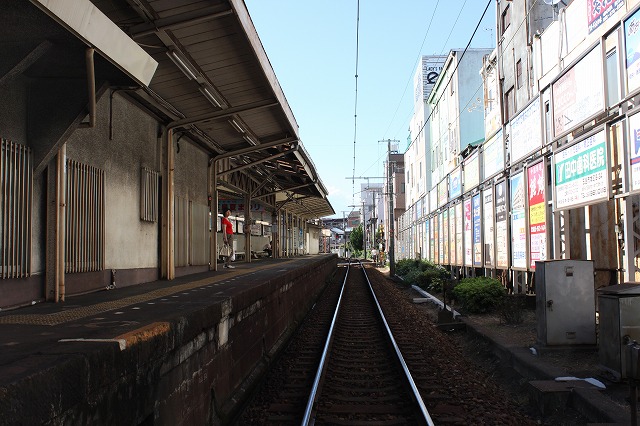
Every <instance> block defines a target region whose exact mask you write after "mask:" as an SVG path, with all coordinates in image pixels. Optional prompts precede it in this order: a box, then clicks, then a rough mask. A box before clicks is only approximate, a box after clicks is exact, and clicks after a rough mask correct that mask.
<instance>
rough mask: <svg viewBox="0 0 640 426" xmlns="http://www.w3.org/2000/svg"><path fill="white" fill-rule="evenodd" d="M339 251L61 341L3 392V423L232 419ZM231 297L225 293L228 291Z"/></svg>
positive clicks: (156, 422)
mask: <svg viewBox="0 0 640 426" xmlns="http://www.w3.org/2000/svg"><path fill="white" fill-rule="evenodd" d="M336 263H337V257H336V256H335V255H324V256H318V257H316V258H313V259H311V260H309V261H306V262H305V263H304V264H301V265H300V266H299V267H297V268H295V269H289V270H288V271H287V272H285V273H282V272H279V273H277V274H272V275H270V276H273V278H271V279H265V280H264V281H263V282H260V283H246V284H250V285H245V286H243V287H241V289H237V290H235V291H234V292H228V294H229V296H225V295H222V296H221V297H220V298H218V299H211V300H210V301H208V302H206V301H202V303H199V304H193V305H191V306H193V307H192V308H190V309H189V310H188V311H186V312H185V311H184V310H183V311H182V312H181V313H176V314H174V315H172V316H170V317H159V318H157V319H156V320H155V321H156V322H153V323H151V324H148V325H144V326H141V327H140V328H138V329H136V330H134V331H131V332H128V333H126V334H123V335H120V336H117V338H118V339H124V340H126V342H127V346H126V349H124V350H120V349H119V347H118V344H116V343H114V344H112V345H108V344H105V343H91V342H82V343H65V346H64V349H60V346H56V348H58V349H51V350H49V351H48V352H47V353H41V354H40V355H41V359H42V358H46V360H47V361H46V363H47V368H43V369H42V370H39V371H38V372H33V371H31V369H32V368H34V367H33V366H34V364H33V363H32V364H29V366H28V367H26V369H27V370H29V374H28V375H27V374H21V375H20V376H19V377H18V378H16V379H15V381H14V382H13V384H12V385H11V386H10V387H9V390H8V392H9V395H11V397H10V398H0V412H2V413H4V416H3V418H2V419H0V424H65V425H85V424H141V423H144V424H153V425H156V426H158V425H172V426H174V425H203V424H220V422H224V421H227V420H228V419H229V418H230V416H232V415H233V414H234V412H235V410H236V409H237V406H238V402H239V401H242V400H243V398H245V397H246V395H247V394H246V393H245V392H247V391H248V390H250V389H251V388H252V386H253V385H255V384H256V383H257V379H258V378H259V377H260V373H261V372H263V371H264V369H265V368H266V366H267V365H268V363H269V362H270V359H271V358H272V357H273V356H274V353H275V352H276V351H277V350H278V349H280V348H281V346H282V345H283V343H284V342H285V341H286V340H285V337H286V336H287V335H288V334H289V333H290V332H292V331H293V327H294V326H295V324H296V322H297V321H299V320H300V319H301V318H302V317H303V316H304V315H305V314H306V313H307V312H308V311H309V309H310V307H311V306H312V304H313V303H314V302H315V299H316V298H317V296H318V294H319V292H320V291H321V290H322V289H323V288H324V286H325V283H326V280H327V278H328V277H329V276H330V274H332V273H333V271H334V270H335V268H336ZM225 294H226V293H225Z"/></svg>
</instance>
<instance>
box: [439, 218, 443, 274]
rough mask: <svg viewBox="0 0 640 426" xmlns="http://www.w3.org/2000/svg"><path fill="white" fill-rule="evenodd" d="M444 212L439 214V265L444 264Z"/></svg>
mask: <svg viewBox="0 0 640 426" xmlns="http://www.w3.org/2000/svg"><path fill="white" fill-rule="evenodd" d="M442 226H443V220H442V212H440V213H439V214H438V263H439V264H440V265H442V264H444V231H443V229H442Z"/></svg>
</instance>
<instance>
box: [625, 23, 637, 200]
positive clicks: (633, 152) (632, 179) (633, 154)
mask: <svg viewBox="0 0 640 426" xmlns="http://www.w3.org/2000/svg"><path fill="white" fill-rule="evenodd" d="M638 25H640V23H638ZM627 122H628V123H629V138H628V139H629V186H630V188H629V189H630V190H631V191H638V190H640V114H634V115H632V116H631V117H629V120H628V121H627Z"/></svg>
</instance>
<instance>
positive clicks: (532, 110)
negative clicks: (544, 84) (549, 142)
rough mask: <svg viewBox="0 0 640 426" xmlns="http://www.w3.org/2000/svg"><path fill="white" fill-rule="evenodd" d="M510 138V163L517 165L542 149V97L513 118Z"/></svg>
mask: <svg viewBox="0 0 640 426" xmlns="http://www.w3.org/2000/svg"><path fill="white" fill-rule="evenodd" d="M510 123H511V136H510V138H511V139H510V141H509V142H510V145H509V152H510V154H511V155H510V163H511V164H515V163H517V162H518V161H520V160H521V159H523V158H524V157H526V156H527V155H529V154H531V153H532V152H534V151H536V150H539V149H540V148H542V116H541V115H540V97H539V96H538V97H537V98H535V99H534V100H533V101H532V102H531V103H530V104H529V105H528V106H527V107H526V108H524V109H523V110H522V111H520V113H518V115H516V116H515V117H513V118H512V119H511V121H510Z"/></svg>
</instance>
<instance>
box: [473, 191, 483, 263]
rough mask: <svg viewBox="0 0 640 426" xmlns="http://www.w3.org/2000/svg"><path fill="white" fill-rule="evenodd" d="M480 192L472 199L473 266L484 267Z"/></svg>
mask: <svg viewBox="0 0 640 426" xmlns="http://www.w3.org/2000/svg"><path fill="white" fill-rule="evenodd" d="M480 205H481V202H480V194H479V193H478V194H476V195H474V196H473V198H472V199H471V208H472V210H473V266H475V267H478V268H479V267H482V216H481V209H480Z"/></svg>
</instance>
